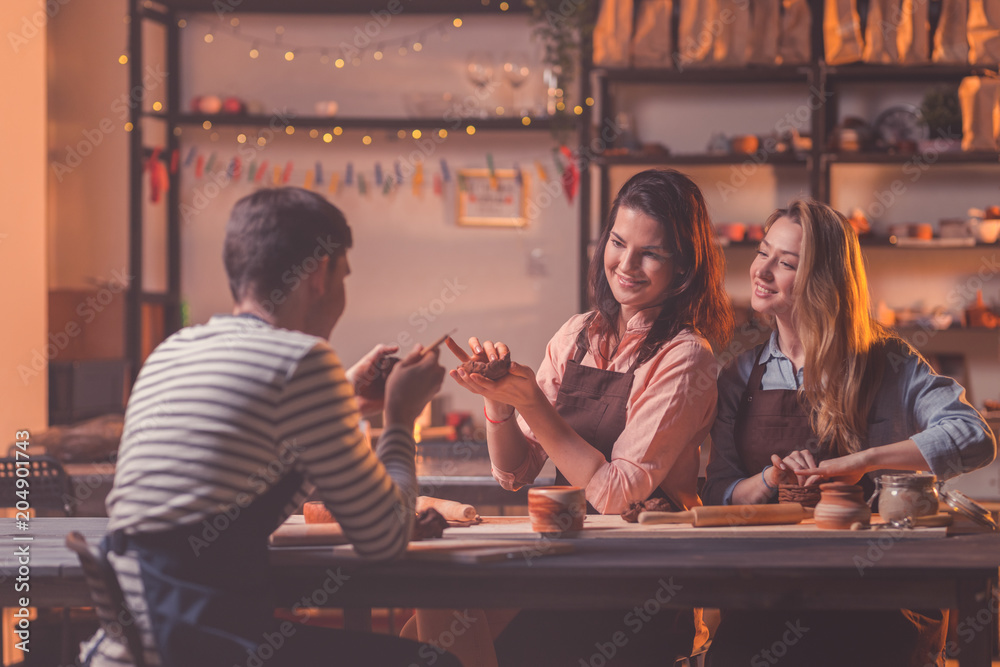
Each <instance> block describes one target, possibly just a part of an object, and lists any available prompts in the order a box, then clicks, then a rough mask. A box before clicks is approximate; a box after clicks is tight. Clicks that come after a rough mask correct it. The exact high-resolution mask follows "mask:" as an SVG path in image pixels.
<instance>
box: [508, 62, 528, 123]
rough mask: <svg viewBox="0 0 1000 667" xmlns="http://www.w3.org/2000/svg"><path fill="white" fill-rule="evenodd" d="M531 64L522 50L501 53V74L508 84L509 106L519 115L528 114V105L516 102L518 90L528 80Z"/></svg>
mask: <svg viewBox="0 0 1000 667" xmlns="http://www.w3.org/2000/svg"><path fill="white" fill-rule="evenodd" d="M530 74H531V65H530V63H529V61H528V54H527V53H525V52H524V51H507V52H506V53H504V54H503V75H504V78H505V79H507V83H509V84H510V106H511V109H512V110H516V113H517V114H518V115H519V116H527V115H528V113H529V112H528V107H527V105H525V104H524V103H523V102H522V103H520V104H519V103H518V99H517V98H518V90H520V89H521V87H522V86H523V85H524V82H525V81H527V80H528V76H529V75H530Z"/></svg>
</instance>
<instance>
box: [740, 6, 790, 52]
mask: <svg viewBox="0 0 1000 667" xmlns="http://www.w3.org/2000/svg"><path fill="white" fill-rule="evenodd" d="M735 4H737V5H742V6H743V7H744V10H743V13H744V14H745V13H746V5H747V3H746V0H737V2H736V3H735ZM750 9H751V11H752V14H753V19H752V21H753V23H752V26H753V27H752V28H751V27H749V26H748V27H747V30H748V31H749V32H750V56H749V60H750V62H751V63H753V64H754V65H773V64H775V63H776V62H778V33H779V31H780V30H781V6H780V4H779V0H752V1H751V2H750Z"/></svg>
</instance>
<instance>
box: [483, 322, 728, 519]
mask: <svg viewBox="0 0 1000 667" xmlns="http://www.w3.org/2000/svg"><path fill="white" fill-rule="evenodd" d="M657 314H658V311H657V309H650V310H646V311H640V312H639V313H637V314H636V315H635V316H633V317H632V319H631V320H630V321H629V323H628V326H627V328H626V331H625V336H624V338H623V339H622V342H621V345H619V348H618V353H617V354H616V355H615V358H614V359H613V360H612V361H611V362H608V361H606V360H605V359H603V358H601V357H600V356H596V357H595V356H594V355H593V354H592V353H591V352H587V354H586V355H585V356H584V358H583V362H582V364H583V365H584V366H589V367H592V368H601V369H604V370H610V371H615V372H620V373H623V372H627V371H628V369H629V366H631V364H632V362H633V361H634V359H635V356H636V354H638V350H639V345H640V344H641V342H642V339H643V337H644V336H645V335H646V332H647V331H648V330H649V327H650V326H651V325H652V323H653V320H654V319H655V318H656V316H657ZM587 317H588V314H587V313H585V314H582V315H574V316H573V317H571V318H570V319H569V321H568V322H566V324H564V325H563V326H562V328H560V329H559V331H558V332H556V334H555V336H553V337H552V340H550V341H549V344H548V346H547V347H546V350H545V358H544V359H542V363H541V365H540V366H539V368H538V372H537V373H536V377H537V379H538V386H539V387H541V389H542V391H543V392H544V394H545V396H546V397H547V398H548V399H549V401H550V402H551V403H553V404H555V401H556V395H557V394H558V393H559V385H560V384H561V382H562V377H563V374H564V373H565V370H566V364H567V362H569V360H571V359H572V358H573V356H574V354H575V353H576V337H577V334H578V332H579V331H580V329H581V328H582V327H583V323H584V321H585V320H586V318H587ZM589 336H590V349H591V350H597V349H598V344H599V343H598V338H597V334H596V332H595V328H594V326H593V325H591V328H590V331H589ZM717 375H718V364H717V362H716V360H715V356H714V355H713V353H712V348H711V346H710V345H709V344H708V341H706V340H705V339H704V338H702V337H701V336H699V335H698V334H696V333H694V332H693V331H691V330H688V329H685V330H683V331H682V332H681V333H679V334H678V335H677V336H675V337H674V338H673V339H672V340H670V341H668V342H667V343H665V344H664V345H663V346H662V347H661V348H660V350H659V352H657V353H656V354H655V355H654V356H653V357H652V358H651V359H649V360H648V361H646V362H645V363H644V364H642V365H641V366H639V367H638V368H636V370H635V380H634V382H633V383H632V392H631V394H629V399H628V405H627V408H626V423H625V429H624V430H623V431H622V434H621V435H620V436H619V437H618V440H617V441H616V442H615V444H614V448H613V450H612V456H611V461H610V462H609V463H605V464H604V465H603V466H601V468H600V469H599V470H598V471H597V473H596V474H595V475H594V477H593V478H592V479H591V480H590V483H589V484H587V488H586V494H587V500H588V501H589V502H590V504H591V505H593V506H594V508H595V509H596V510H597V511H599V512H601V513H602V514H614V513H618V512H621V511H622V510H624V509H626V508H627V507H628V506H629V504H630V503H633V502H637V501H639V500H645V499H646V498H648V497H649V495H650V494H651V493H652V491H653V489H654V488H656V487H657V486H659V487H660V488H662V489H663V491H664V492H666V494H667V495H668V496H669V497H670V498H671V499H672V500H673V501H674V502H675V503H677V504H678V505H680V506H682V507H684V508H690V507H695V506H698V505H701V500H700V499H699V498H698V493H697V482H698V467H699V448H700V446H701V443H702V441H703V440H704V439H705V437H706V436H707V435H708V432H709V429H710V428H711V426H712V422H713V421H714V419H715V409H716V377H717ZM517 421H518V424H519V425H520V427H521V431H522V432H523V433H524V435H525V437H526V438H527V439H528V444H529V452H528V456H527V457H526V458H525V460H524V461H523V462H522V463H521V465H520V466H518V467H517V468H516V469H515V470H511V471H505V470H500V469H499V468H497V467H496V465H494V466H493V477H494V478H496V480H497V481H498V482H500V485H501V486H503V487H504V488H505V489H508V490H514V491H516V490H517V489H519V488H521V486H523V485H525V484H530V483H532V482H533V481H534V479H535V477H536V476H537V475H538V472H539V470H541V468H542V465H544V463H545V460H546V459H547V458H548V454H546V453H545V450H544V449H543V448H542V445H541V444H540V443H539V442H538V440H537V439H536V438H535V435H534V433H532V431H531V428H530V427H529V426H528V424H527V423H526V422H525V421H524V418H523V417H521V416H520V415H518V418H517Z"/></svg>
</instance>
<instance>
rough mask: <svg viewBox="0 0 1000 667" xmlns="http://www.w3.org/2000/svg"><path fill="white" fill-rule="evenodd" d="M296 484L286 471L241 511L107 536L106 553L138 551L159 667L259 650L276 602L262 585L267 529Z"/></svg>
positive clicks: (213, 665) (208, 662) (194, 664)
mask: <svg viewBox="0 0 1000 667" xmlns="http://www.w3.org/2000/svg"><path fill="white" fill-rule="evenodd" d="M301 485H302V476H301V475H300V474H299V473H296V472H291V473H289V474H287V475H285V477H283V478H282V479H281V480H280V481H278V482H277V483H276V484H275V485H274V486H272V487H271V488H270V489H268V491H267V492H265V493H264V494H263V495H261V496H259V497H258V498H256V499H255V500H253V502H251V503H250V504H249V505H248V506H247V507H244V508H236V509H239V513H238V515H236V512H235V510H234V511H233V512H232V513H231V514H229V515H227V514H217V515H214V516H210V517H208V518H207V519H205V520H204V521H201V522H199V523H197V524H196V525H193V526H185V527H181V528H176V529H173V530H169V531H164V532H158V533H142V534H136V535H126V534H125V533H124V532H122V531H115V532H113V533H110V534H108V535H107V536H106V537H105V538H104V541H103V543H102V548H104V549H105V550H106V551H113V552H115V553H117V554H119V555H121V554H124V553H125V552H126V550H129V551H133V550H134V551H135V552H136V554H137V557H138V559H139V564H140V572H141V576H142V584H143V589H144V593H145V600H146V604H147V607H148V613H149V618H150V623H151V625H152V629H153V636H154V637H155V639H156V645H157V648H158V650H159V653H160V658H161V664H162V665H163V667H219V666H220V665H242V664H246V662H247V659H248V656H249V654H248V651H250V652H251V653H250V654H253V653H254V652H256V651H258V647H259V645H260V643H261V642H262V640H263V638H264V633H265V632H267V631H268V629H269V628H271V627H272V626H273V613H274V607H275V604H274V596H273V595H272V592H271V591H270V590H269V588H268V587H267V584H266V582H267V581H268V577H267V574H266V573H267V562H268V551H267V535H268V534H269V533H270V532H271V531H272V530H274V528H275V527H277V525H278V524H279V523H280V522H281V519H282V518H283V515H282V512H283V510H284V508H285V507H287V505H288V504H289V503H290V502H291V500H292V498H293V497H294V495H295V493H296V492H297V491H298V489H299V488H300V487H301ZM279 657H280V654H279ZM274 662H276V663H278V664H280V663H281V661H280V660H276V661H274ZM272 664H273V663H272Z"/></svg>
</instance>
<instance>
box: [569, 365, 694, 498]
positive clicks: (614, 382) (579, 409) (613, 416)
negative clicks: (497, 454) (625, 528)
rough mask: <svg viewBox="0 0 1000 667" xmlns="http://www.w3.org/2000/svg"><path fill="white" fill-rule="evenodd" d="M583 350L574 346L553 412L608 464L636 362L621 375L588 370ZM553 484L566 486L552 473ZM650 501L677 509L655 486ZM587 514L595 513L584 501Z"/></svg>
mask: <svg viewBox="0 0 1000 667" xmlns="http://www.w3.org/2000/svg"><path fill="white" fill-rule="evenodd" d="M586 353H587V350H585V349H584V348H583V347H582V346H580V345H577V347H576V355H575V356H574V357H573V358H572V359H570V360H569V362H568V363H567V364H566V372H565V373H564V374H563V378H562V383H561V384H560V385H559V393H558V394H557V395H556V405H555V408H556V412H558V413H559V416H560V417H562V418H563V419H565V420H566V423H567V424H569V425H570V426H572V427H573V430H574V431H576V433H577V435H579V436H580V437H581V438H583V439H584V440H586V441H587V442H588V443H589V444H590V446H591V447H593V448H594V449H596V450H597V451H599V452H600V453H601V454H603V455H604V460H606V461H608V462H609V463H610V462H611V453H612V451H613V450H614V446H615V442H617V440H618V438H619V436H621V434H622V431H624V430H625V423H626V421H627V419H628V413H627V408H628V397H629V395H630V394H631V393H632V382H633V381H634V380H635V369H636V366H638V365H639V364H638V357H637V361H635V362H633V363H632V365H631V366H630V367H629V369H628V370H627V371H626V372H624V373H619V372H617V371H608V370H604V369H601V368H591V367H589V366H584V365H583V363H582V362H583V357H584V355H586ZM555 483H556V485H560V486H561V485H568V484H569V482H568V481H567V480H566V478H565V477H564V476H563V474H562V473H561V472H560V471H559V470H558V469H557V470H556V482H555ZM649 497H650V498H666V499H667V500H668V501H669V502H670V504H671V505H673V508H674V510H678V511H679V510H681V509H683V508H681V507H678V506H677V504H676V503H675V502H674V501H672V500H671V499H670V498H669V497H668V496H667V494H666V493H664V491H663V489H661V488H660V487H656V488H655V489H653V491H652V493H651V494H650V495H649ZM587 514H599V512H598V511H597V510H595V509H594V507H593V506H592V505H591V504H590V503H589V502H588V503H587Z"/></svg>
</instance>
